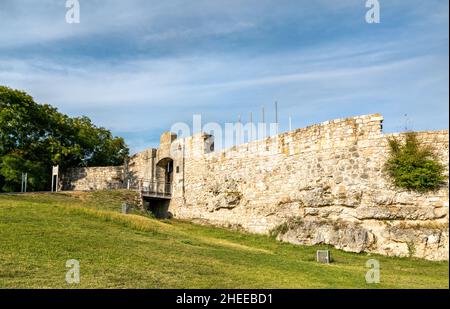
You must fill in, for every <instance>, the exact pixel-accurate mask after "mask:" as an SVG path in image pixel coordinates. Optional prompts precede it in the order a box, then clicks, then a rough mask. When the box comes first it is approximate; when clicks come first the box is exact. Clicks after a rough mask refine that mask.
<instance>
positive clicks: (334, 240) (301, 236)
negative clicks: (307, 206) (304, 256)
mask: <svg viewBox="0 0 450 309" xmlns="http://www.w3.org/2000/svg"><path fill="white" fill-rule="evenodd" d="M287 228H288V230H287V231H286V232H285V233H280V234H279V235H278V237H277V238H278V239H279V240H282V241H287V242H291V243H296V244H308V245H317V244H330V245H333V246H335V247H336V248H339V249H342V250H345V251H351V252H362V251H365V250H368V249H369V248H370V247H371V246H372V245H373V244H374V243H375V237H374V235H373V234H372V233H371V232H369V231H368V230H366V229H364V228H363V227H362V226H360V225H359V224H351V223H347V222H344V221H340V220H314V219H297V220H296V221H295V222H289V223H288V224H287Z"/></svg>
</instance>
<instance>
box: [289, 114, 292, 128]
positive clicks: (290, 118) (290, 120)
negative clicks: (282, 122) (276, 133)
mask: <svg viewBox="0 0 450 309" xmlns="http://www.w3.org/2000/svg"><path fill="white" fill-rule="evenodd" d="M289 131H292V117H291V116H289Z"/></svg>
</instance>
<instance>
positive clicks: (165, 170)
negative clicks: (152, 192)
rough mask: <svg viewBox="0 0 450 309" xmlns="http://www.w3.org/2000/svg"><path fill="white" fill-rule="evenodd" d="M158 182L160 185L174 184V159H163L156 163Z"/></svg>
mask: <svg viewBox="0 0 450 309" xmlns="http://www.w3.org/2000/svg"><path fill="white" fill-rule="evenodd" d="M156 181H157V182H159V183H172V181H173V159H172V158H169V157H165V158H162V159H161V160H159V161H158V163H156Z"/></svg>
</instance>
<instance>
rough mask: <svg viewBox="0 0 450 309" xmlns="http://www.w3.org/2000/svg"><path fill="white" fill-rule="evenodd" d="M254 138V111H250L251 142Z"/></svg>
mask: <svg viewBox="0 0 450 309" xmlns="http://www.w3.org/2000/svg"><path fill="white" fill-rule="evenodd" d="M252 140H253V113H252V112H250V138H249V142H251V141H252Z"/></svg>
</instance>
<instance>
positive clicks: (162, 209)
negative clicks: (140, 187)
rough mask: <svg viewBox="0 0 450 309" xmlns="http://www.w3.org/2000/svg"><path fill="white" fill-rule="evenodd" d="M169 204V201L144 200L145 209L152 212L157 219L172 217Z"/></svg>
mask: <svg viewBox="0 0 450 309" xmlns="http://www.w3.org/2000/svg"><path fill="white" fill-rule="evenodd" d="M169 202H170V200H167V199H158V198H148V197H146V198H144V207H145V209H146V210H147V211H150V212H151V213H152V214H153V215H154V216H155V218H157V219H168V218H170V217H171V215H170V212H169Z"/></svg>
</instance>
